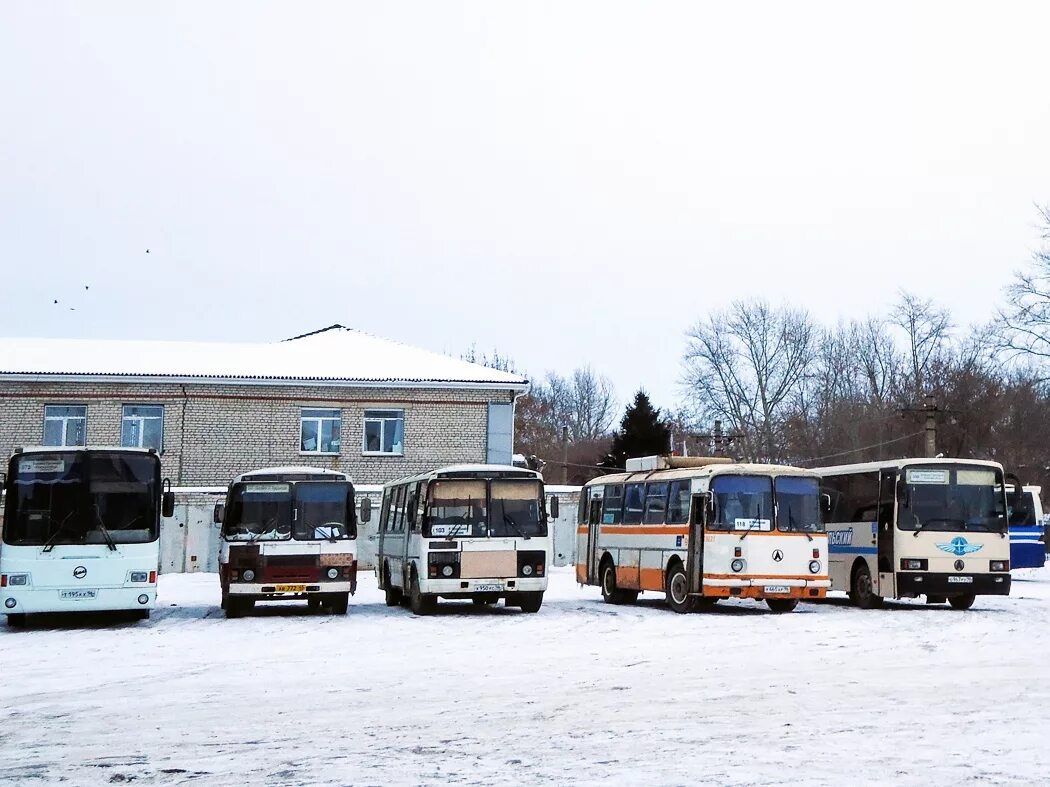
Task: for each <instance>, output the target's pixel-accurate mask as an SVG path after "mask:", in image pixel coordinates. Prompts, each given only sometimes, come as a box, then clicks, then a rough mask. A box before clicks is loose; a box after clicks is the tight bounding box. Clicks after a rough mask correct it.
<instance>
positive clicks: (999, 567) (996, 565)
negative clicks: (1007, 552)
mask: <svg viewBox="0 0 1050 787" xmlns="http://www.w3.org/2000/svg"><path fill="white" fill-rule="evenodd" d="M988 570H989V571H1009V570H1010V561H1009V560H993V561H992V562H991V564H990V565H989V566H988Z"/></svg>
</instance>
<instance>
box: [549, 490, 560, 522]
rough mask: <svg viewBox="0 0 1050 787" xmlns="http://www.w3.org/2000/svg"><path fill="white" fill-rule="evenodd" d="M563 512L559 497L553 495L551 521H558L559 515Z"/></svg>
mask: <svg viewBox="0 0 1050 787" xmlns="http://www.w3.org/2000/svg"><path fill="white" fill-rule="evenodd" d="M560 511H561V508H560V504H559V502H558V496H557V495H551V519H557V518H558V513H559V512H560Z"/></svg>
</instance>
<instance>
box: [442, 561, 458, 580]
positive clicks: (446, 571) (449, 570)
mask: <svg viewBox="0 0 1050 787" xmlns="http://www.w3.org/2000/svg"><path fill="white" fill-rule="evenodd" d="M455 573H456V569H455V568H453V567H452V566H450V565H448V564H447V563H446V564H445V565H443V566H442V567H441V576H443V577H450V576H452V575H453V574H455Z"/></svg>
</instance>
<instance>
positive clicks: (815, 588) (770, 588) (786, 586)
mask: <svg viewBox="0 0 1050 787" xmlns="http://www.w3.org/2000/svg"><path fill="white" fill-rule="evenodd" d="M829 587H831V580H830V579H828V578H826V577H819V578H815V579H768V578H762V579H749V578H747V577H741V578H739V579H709V578H707V577H705V578H704V595H705V596H711V597H713V598H761V599H765V598H795V599H802V600H805V599H819V598H824V597H825V596H826V595H827V593H828V588H829Z"/></svg>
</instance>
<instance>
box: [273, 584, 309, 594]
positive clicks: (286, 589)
mask: <svg viewBox="0 0 1050 787" xmlns="http://www.w3.org/2000/svg"><path fill="white" fill-rule="evenodd" d="M277 592H278V593H305V592H306V585H278V586H277Z"/></svg>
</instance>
